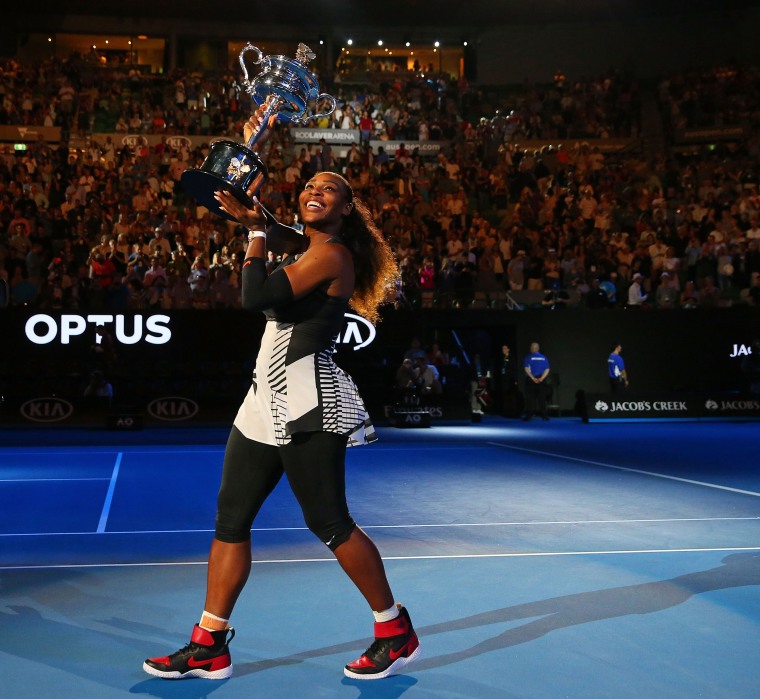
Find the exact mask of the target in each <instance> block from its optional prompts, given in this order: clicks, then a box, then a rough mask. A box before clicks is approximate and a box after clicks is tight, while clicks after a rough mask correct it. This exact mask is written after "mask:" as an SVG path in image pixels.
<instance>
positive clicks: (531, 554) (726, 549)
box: [0, 546, 760, 570]
mask: <svg viewBox="0 0 760 699" xmlns="http://www.w3.org/2000/svg"><path fill="white" fill-rule="evenodd" d="M740 551H760V546H721V547H716V548H679V549H620V550H615V549H613V550H608V551H522V552H519V551H515V552H513V553H456V554H440V555H433V554H429V555H424V556H383V560H384V561H428V560H455V559H468V558H469V559H476V558H550V557H552V556H626V555H635V554H655V553H658V554H659V553H731V552H740ZM252 563H253V565H263V564H271V563H337V559H335V558H270V559H261V560H254V561H253V562H252ZM205 565H208V561H153V562H151V561H145V562H141V563H58V564H55V565H31V566H0V570H54V569H60V568H157V567H173V566H205Z"/></svg>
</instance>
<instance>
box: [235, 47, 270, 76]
mask: <svg viewBox="0 0 760 699" xmlns="http://www.w3.org/2000/svg"><path fill="white" fill-rule="evenodd" d="M248 51H255V52H256V53H257V54H258V58H257V59H256V60H255V61H254V62H253V63H254V65H257V64H259V63H261V61H262V59H263V58H264V54H263V53H262V52H261V49H260V48H259V47H258V46H254V45H253V44H252V43H250V42H248V43H247V44H246V45H245V46H244V47H243V50H242V51H241V52H240V55H239V56H238V62H239V63H240V67H241V68H242V69H243V75H244V76H245V79H244V80H243V82H244V83H245V85H246V87H247V86H248V85H250V82H249V80H248V68H246V67H245V60H244V59H243V56H244V55H245V54H246V53H247V52H248Z"/></svg>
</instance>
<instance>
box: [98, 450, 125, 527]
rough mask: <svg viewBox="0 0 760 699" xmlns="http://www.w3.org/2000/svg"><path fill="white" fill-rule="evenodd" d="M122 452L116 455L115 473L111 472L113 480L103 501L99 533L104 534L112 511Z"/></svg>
mask: <svg viewBox="0 0 760 699" xmlns="http://www.w3.org/2000/svg"><path fill="white" fill-rule="evenodd" d="M121 457H122V452H119V453H118V454H117V455H116V463H115V464H114V467H113V473H112V474H111V482H110V483H109V485H108V492H107V493H106V499H105V502H104V503H103V511H102V512H101V513H100V521H99V522H98V529H97V533H98V534H102V533H103V532H104V531H105V530H106V522H107V521H108V515H109V513H110V512H111V502H113V493H114V490H116V479H117V478H118V477H119V467H120V466H121Z"/></svg>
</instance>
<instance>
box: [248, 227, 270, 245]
mask: <svg viewBox="0 0 760 699" xmlns="http://www.w3.org/2000/svg"><path fill="white" fill-rule="evenodd" d="M266 237H267V234H266V233H265V232H264V231H252V230H249V231H248V242H249V243H252V242H253V241H254V240H255V239H256V238H266Z"/></svg>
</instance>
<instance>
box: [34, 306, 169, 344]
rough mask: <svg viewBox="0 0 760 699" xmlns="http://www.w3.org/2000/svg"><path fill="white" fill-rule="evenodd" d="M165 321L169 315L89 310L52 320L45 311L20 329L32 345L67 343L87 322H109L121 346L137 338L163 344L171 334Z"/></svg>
mask: <svg viewBox="0 0 760 699" xmlns="http://www.w3.org/2000/svg"><path fill="white" fill-rule="evenodd" d="M169 320H170V319H169V316H167V315H162V314H155V315H151V316H148V317H147V318H143V316H141V315H134V316H125V315H111V314H109V313H91V314H89V315H86V316H81V315H78V314H74V313H64V314H62V315H61V317H60V319H59V320H56V319H55V318H54V317H53V316H49V315H47V314H45V313H37V314H35V315H33V316H31V317H30V318H29V319H28V320H27V321H26V325H25V326H24V332H25V334H26V337H27V339H28V340H29V341H30V342H33V343H34V344H35V345H49V344H51V343H53V342H60V343H61V344H62V345H68V344H69V343H70V342H71V338H72V337H77V336H79V335H84V333H85V331H86V330H87V326H88V325H93V326H95V327H96V328H97V327H102V326H106V325H109V326H111V324H113V332H114V337H115V338H116V341H117V342H120V343H121V344H123V345H135V344H137V343H138V342H140V341H141V340H144V341H145V342H148V343H149V344H151V345H164V344H166V343H167V342H169V340H171V337H172V332H171V330H170V329H169V328H168V325H169ZM98 341H99V338H98Z"/></svg>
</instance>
